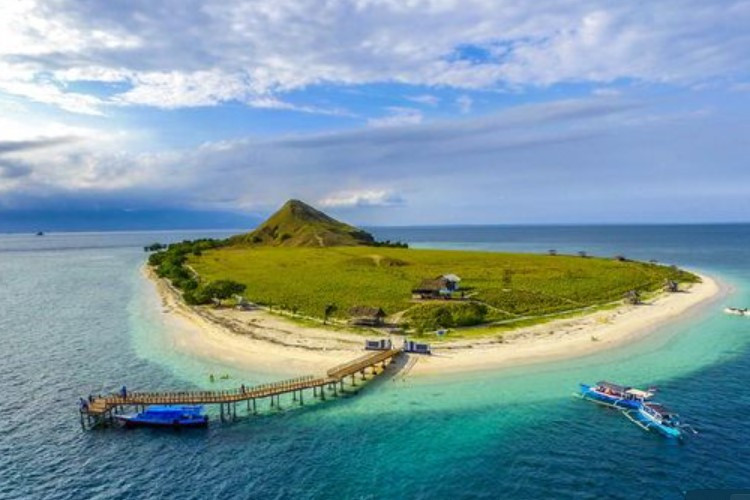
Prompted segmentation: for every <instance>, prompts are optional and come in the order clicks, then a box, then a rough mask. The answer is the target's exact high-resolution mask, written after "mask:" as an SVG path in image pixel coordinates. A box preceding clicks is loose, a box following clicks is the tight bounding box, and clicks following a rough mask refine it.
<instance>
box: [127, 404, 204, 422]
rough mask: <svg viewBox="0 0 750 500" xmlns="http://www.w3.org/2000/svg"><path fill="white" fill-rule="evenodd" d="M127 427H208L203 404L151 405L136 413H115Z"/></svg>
mask: <svg viewBox="0 0 750 500" xmlns="http://www.w3.org/2000/svg"><path fill="white" fill-rule="evenodd" d="M115 418H117V420H119V421H120V422H123V423H124V424H125V427H206V426H207V425H208V415H205V414H204V413H203V407H202V406H149V407H147V408H146V410H145V411H143V412H141V413H136V414H134V415H115Z"/></svg>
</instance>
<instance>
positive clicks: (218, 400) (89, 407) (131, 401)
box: [81, 349, 401, 416]
mask: <svg viewBox="0 0 750 500" xmlns="http://www.w3.org/2000/svg"><path fill="white" fill-rule="evenodd" d="M400 352H401V351H400V350H398V349H391V350H388V351H378V352H373V353H369V354H367V355H365V356H361V357H359V358H357V359H355V360H353V361H350V362H348V363H344V364H342V365H339V366H336V367H334V368H332V369H330V370H328V372H327V376H326V377H315V376H313V375H306V376H303V377H296V378H292V379H287V380H281V381H279V382H272V383H267V384H260V385H256V386H252V387H245V386H242V387H240V388H237V389H229V390H220V391H170V392H141V391H136V392H128V393H126V394H108V395H106V396H97V397H95V398H91V399H90V400H89V401H87V403H86V405H85V406H84V407H82V408H81V412H82V413H85V414H88V415H90V416H103V415H105V414H107V413H108V412H111V411H112V410H113V409H115V408H117V407H121V406H128V405H137V406H148V405H203V404H225V403H237V402H240V401H249V400H255V399H258V398H266V397H273V396H279V395H281V394H286V393H290V392H296V391H303V390H305V389H311V388H317V387H323V386H325V385H330V384H336V383H339V382H341V380H342V379H343V378H344V377H346V376H349V375H354V374H356V373H358V372H362V371H363V370H365V369H367V368H369V367H374V366H375V365H377V364H379V363H382V364H385V362H386V361H389V360H390V359H392V358H393V357H394V356H396V355H398V354H399V353H400ZM295 397H296V396H295Z"/></svg>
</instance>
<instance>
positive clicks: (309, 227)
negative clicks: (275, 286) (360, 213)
mask: <svg viewBox="0 0 750 500" xmlns="http://www.w3.org/2000/svg"><path fill="white" fill-rule="evenodd" d="M230 243H231V244H235V245H236V244H240V245H253V246H284V247H333V246H361V245H373V244H374V243H375V239H374V238H373V237H372V235H371V234H370V233H368V232H366V231H363V230H361V229H359V228H356V227H354V226H350V225H349V224H345V223H343V222H340V221H337V220H336V219H334V218H332V217H329V216H328V215H326V214H324V213H323V212H321V211H320V210H316V209H315V208H313V207H311V206H310V205H308V204H306V203H304V202H302V201H299V200H289V201H287V202H286V203H284V206H282V207H281V208H280V209H279V210H278V211H277V212H276V213H275V214H273V215H272V216H271V217H269V218H268V219H267V220H266V221H265V222H264V223H263V224H261V225H260V226H258V227H257V228H256V229H255V230H254V231H252V232H250V233H247V234H242V235H239V236H234V237H232V238H231V239H230Z"/></svg>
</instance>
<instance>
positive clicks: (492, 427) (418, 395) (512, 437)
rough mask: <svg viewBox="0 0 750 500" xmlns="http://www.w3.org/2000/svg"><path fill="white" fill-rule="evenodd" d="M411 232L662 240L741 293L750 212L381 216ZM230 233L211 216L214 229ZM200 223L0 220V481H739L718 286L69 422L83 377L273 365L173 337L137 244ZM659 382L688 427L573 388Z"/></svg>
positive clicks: (738, 431)
mask: <svg viewBox="0 0 750 500" xmlns="http://www.w3.org/2000/svg"><path fill="white" fill-rule="evenodd" d="M374 232H376V233H377V235H378V236H379V237H382V238H389V239H393V240H406V241H410V242H411V243H412V244H413V245H414V246H426V247H455V248H477V249H480V248H481V249H495V250H510V251H537V252H539V251H546V250H548V249H549V248H556V249H557V250H558V251H560V252H563V251H565V252H574V251H577V250H587V251H589V252H590V253H594V254H601V255H614V254H616V253H618V254H619V253H623V254H625V255H627V256H629V257H633V258H643V259H651V258H656V259H658V260H660V261H663V262H669V263H676V264H679V265H683V266H688V267H692V268H696V269H700V270H702V271H704V272H708V273H710V274H713V275H715V276H718V277H719V278H720V279H721V280H722V281H724V282H725V283H728V284H729V285H731V287H732V288H733V292H732V294H731V295H730V296H729V297H727V298H726V299H725V300H724V302H726V303H727V304H728V305H739V306H744V305H748V304H750V293H749V292H748V291H749V290H750V287H749V284H750V263H748V262H749V261H748V257H750V255H749V253H750V252H748V248H750V227H749V226H743V225H724V226H647V227H637V226H631V227H613V226H609V227H596V228H590V227H589V228H586V227H553V228H542V227H524V228H519V227H514V228H509V227H493V228H487V227H469V228H466V227H460V228H399V229H377V228H376V229H375V230H374ZM223 234H224V233H212V234H209V235H210V236H214V237H220V236H223ZM203 235H206V233H205V232H203V233H200V234H190V233H180V232H169V233H114V234H113V233H110V234H93V233H88V234H51V235H47V236H44V237H41V238H38V237H33V236H21V235H5V236H0V310H2V315H0V342H1V343H2V347H1V348H0V394H2V402H1V403H0V419H2V420H1V421H2V422H3V423H4V425H2V426H0V498H73V497H76V498H81V497H85V498H139V497H140V498H143V497H156V496H163V497H177V496H179V497H181V498H218V497H227V496H231V497H239V498H242V497H261V496H262V497H264V498H267V497H271V498H274V497H292V496H293V497H297V498H331V497H338V498H351V497H355V498H375V497H382V496H391V497H395V498H456V497H458V498H460V497H472V498H476V497H487V498H498V497H506V498H547V497H555V498H573V497H575V498H599V497H602V496H607V497H611V498H681V497H682V493H681V492H682V491H684V490H687V489H691V488H709V487H717V488H718V487H742V486H745V487H747V486H748V482H750V480H749V479H748V477H750V466H749V465H748V464H747V461H746V460H745V459H744V457H747V456H748V454H750V441H749V440H748V439H747V438H746V436H747V435H748V432H750V421H748V419H747V417H746V415H747V414H748V410H749V409H750V396H749V395H748V393H747V391H746V389H745V388H746V387H747V385H748V382H749V381H750V380H749V379H750V375H749V374H750V347H749V343H750V342H749V341H750V319H746V318H740V317H732V316H727V315H724V314H722V313H721V309H722V307H723V306H724V305H725V304H724V303H717V304H713V305H711V306H710V307H708V308H706V309H705V310H703V311H701V312H700V313H698V314H697V315H691V317H689V318H685V320H683V321H681V322H678V323H675V324H673V325H670V326H668V327H665V328H662V329H660V330H658V331H657V332H655V335H653V336H651V337H650V338H649V339H647V340H644V341H642V342H638V343H636V344H632V345H630V346H627V347H624V348H620V349H617V350H613V351H608V352H604V353H600V354H596V355H593V356H588V357H585V358H578V359H573V360H568V361H563V362H556V363H552V364H546V365H542V366H531V367H523V368H514V369H510V370H501V371H495V372H486V373H480V374H466V375H461V376H450V377H432V378H420V379H416V380H415V379H408V378H407V380H406V381H404V380H402V379H401V378H399V377H394V378H385V377H382V378H379V379H378V380H376V381H375V382H373V383H372V384H370V385H368V386H367V387H366V388H365V389H364V390H362V391H361V392H360V393H359V394H358V395H356V396H352V397H347V398H341V399H338V400H335V401H331V400H329V401H327V402H326V403H321V404H309V405H306V406H305V407H304V408H303V409H293V408H294V407H293V406H292V404H291V401H287V402H284V406H285V407H286V408H287V410H286V411H284V412H283V413H280V414H273V415H263V416H259V417H253V418H250V419H241V420H240V421H238V422H235V423H232V424H225V425H221V424H218V423H216V424H215V425H212V426H211V428H210V429H208V430H207V431H204V432H177V433H175V432H155V431H148V430H137V431H124V430H113V429H108V430H101V431H92V432H82V430H81V428H80V424H79V421H78V417H77V412H76V401H77V398H78V397H79V396H82V395H87V394H89V393H98V392H105V391H109V390H113V389H116V388H119V387H120V386H121V385H122V384H127V386H128V387H130V388H131V390H136V389H139V388H144V389H145V388H157V387H158V388H189V387H198V386H202V387H209V386H210V384H209V383H208V379H207V374H208V373H228V374H229V375H231V377H232V379H231V380H230V381H228V382H226V384H231V385H238V384H239V383H241V382H245V383H248V384H249V383H254V382H259V381H262V380H267V376H265V375H262V374H258V373H252V372H245V373H243V372H239V371H237V370H236V369H231V368H229V367H223V366H220V365H216V364H211V363H207V362H206V361H205V360H202V359H198V358H193V357H190V356H186V355H184V354H181V353H176V352H170V350H169V349H170V347H169V343H168V342H165V340H164V339H165V332H163V331H162V330H161V326H160V325H161V322H160V321H159V320H158V319H159V315H160V314H161V312H160V308H159V307H158V304H154V302H153V300H150V299H149V298H148V296H147V290H148V285H147V284H145V283H144V281H143V278H142V277H141V275H140V273H139V269H140V266H141V265H142V262H143V259H144V257H145V256H144V253H143V251H142V249H141V247H142V246H143V245H144V244H147V243H151V242H153V241H174V240H179V239H182V238H185V237H190V238H192V237H198V236H203ZM601 378H609V379H613V380H618V381H622V382H623V383H632V384H648V385H651V384H655V385H658V386H659V388H660V399H661V400H663V401H664V402H665V403H666V404H668V405H669V406H670V407H673V408H675V409H676V410H678V411H679V412H680V413H681V414H682V415H683V418H684V419H686V420H688V421H690V423H691V424H693V425H694V426H695V427H696V428H697V429H698V430H699V431H700V434H699V435H698V436H695V437H693V438H690V439H688V440H686V441H685V442H684V443H682V444H677V443H670V442H668V441H665V440H664V439H661V438H659V437H658V436H656V435H654V434H649V433H646V432H643V431H641V430H640V429H638V428H637V427H635V426H634V425H633V424H631V423H630V422H629V421H627V420H626V419H625V418H623V417H622V416H620V415H618V414H617V413H615V412H613V411H609V410H607V409H603V408H599V407H596V406H595V405H591V404H586V403H584V402H581V401H580V400H577V399H574V398H572V397H570V395H571V393H572V392H573V391H574V390H575V388H576V384H577V383H578V382H580V381H596V380H599V379H601Z"/></svg>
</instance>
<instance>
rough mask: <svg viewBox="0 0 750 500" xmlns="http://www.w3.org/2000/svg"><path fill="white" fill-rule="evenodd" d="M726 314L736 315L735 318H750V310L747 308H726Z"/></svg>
mask: <svg viewBox="0 0 750 500" xmlns="http://www.w3.org/2000/svg"><path fill="white" fill-rule="evenodd" d="M724 312H725V313H727V314H734V315H735V316H750V310H748V308H747V307H746V308H744V309H740V308H739V307H725V308H724Z"/></svg>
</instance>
